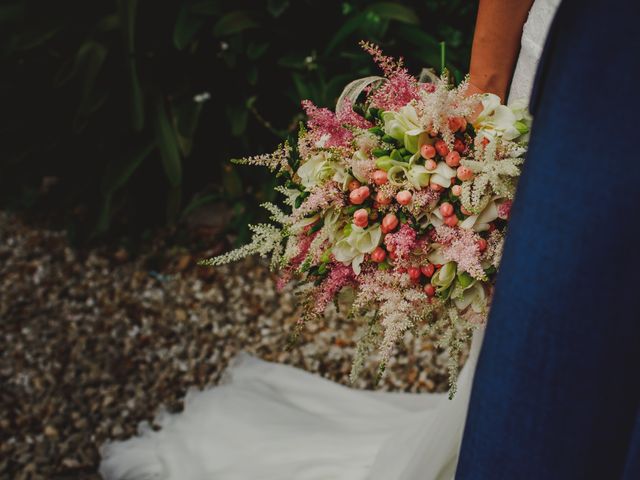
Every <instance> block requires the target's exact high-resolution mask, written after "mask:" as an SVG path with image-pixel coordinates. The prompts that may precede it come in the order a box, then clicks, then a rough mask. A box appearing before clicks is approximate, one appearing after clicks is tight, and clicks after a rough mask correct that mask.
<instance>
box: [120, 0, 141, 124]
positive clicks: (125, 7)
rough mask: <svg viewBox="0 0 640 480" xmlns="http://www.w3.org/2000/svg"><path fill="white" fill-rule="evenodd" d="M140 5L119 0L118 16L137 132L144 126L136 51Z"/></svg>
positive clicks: (132, 112)
mask: <svg viewBox="0 0 640 480" xmlns="http://www.w3.org/2000/svg"><path fill="white" fill-rule="evenodd" d="M137 7H138V0H118V16H119V17H120V24H121V25H122V35H123V38H124V44H125V50H126V57H127V58H128V59H129V61H128V62H126V66H127V73H128V76H129V86H130V90H129V96H130V99H131V127H132V128H133V130H134V131H136V132H141V131H142V129H143V128H144V104H143V96H142V89H141V88H140V81H139V80H138V70H137V67H136V57H135V55H136V52H135V40H134V39H135V19H136V11H137Z"/></svg>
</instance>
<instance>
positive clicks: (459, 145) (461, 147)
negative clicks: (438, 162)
mask: <svg viewBox="0 0 640 480" xmlns="http://www.w3.org/2000/svg"><path fill="white" fill-rule="evenodd" d="M453 149H454V150H455V151H456V152H458V153H464V151H465V150H466V149H467V146H466V145H465V143H464V142H463V141H462V140H460V139H459V138H456V139H455V140H454V141H453Z"/></svg>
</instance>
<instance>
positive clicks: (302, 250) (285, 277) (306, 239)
mask: <svg viewBox="0 0 640 480" xmlns="http://www.w3.org/2000/svg"><path fill="white" fill-rule="evenodd" d="M310 229H311V226H308V227H306V228H305V229H304V231H303V232H302V233H301V234H300V235H298V236H297V237H295V241H296V249H297V253H296V255H295V256H294V257H292V258H291V260H289V261H288V262H287V266H286V267H285V268H284V269H283V270H282V272H281V273H280V275H279V276H278V280H277V282H276V288H277V289H278V290H279V291H280V290H282V289H283V288H284V287H285V286H286V285H287V284H288V283H289V282H290V281H291V279H292V278H293V274H294V272H295V271H296V270H297V269H298V268H299V267H300V265H302V262H304V260H305V258H307V255H308V254H309V249H310V247H311V244H312V243H313V240H314V239H315V238H316V236H317V235H318V232H314V233H312V234H311V235H309V233H308V232H309V230H310Z"/></svg>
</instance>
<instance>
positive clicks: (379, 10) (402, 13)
mask: <svg viewBox="0 0 640 480" xmlns="http://www.w3.org/2000/svg"><path fill="white" fill-rule="evenodd" d="M367 10H368V11H370V12H374V13H376V14H377V15H378V16H380V18H383V19H385V20H397V21H398V22H402V23H409V24H411V25H419V24H420V19H419V18H418V15H417V14H416V12H415V10H413V9H412V8H410V7H407V6H406V5H402V4H401V3H395V2H377V3H374V4H372V5H370V6H369V7H368V9H367Z"/></svg>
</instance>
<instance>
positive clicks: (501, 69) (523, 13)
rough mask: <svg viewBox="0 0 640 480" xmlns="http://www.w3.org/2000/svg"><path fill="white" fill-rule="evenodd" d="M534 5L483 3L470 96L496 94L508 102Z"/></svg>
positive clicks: (504, 0) (506, 0)
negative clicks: (507, 97) (523, 37)
mask: <svg viewBox="0 0 640 480" xmlns="http://www.w3.org/2000/svg"><path fill="white" fill-rule="evenodd" d="M532 4H533V0H480V5H479V7H478V18H477V20H476V30H475V34H474V36H473V48H472V51H471V67H470V69H469V72H470V75H471V78H470V81H471V88H470V90H472V92H470V93H482V92H490V93H495V94H496V95H499V96H500V98H501V99H502V100H503V101H504V99H505V96H506V94H507V88H509V83H510V82H511V77H512V75H513V70H514V68H515V63H516V59H517V58H518V52H519V50H520V38H521V37H522V27H523V25H524V22H525V21H526V19H527V15H528V13H529V9H530V8H531V5H532Z"/></svg>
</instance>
